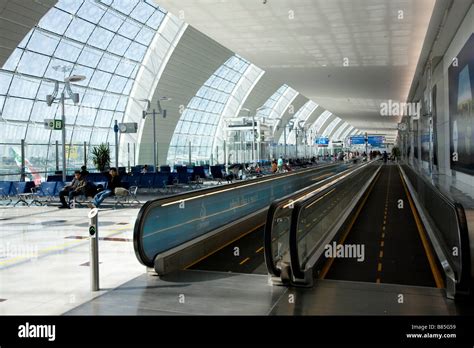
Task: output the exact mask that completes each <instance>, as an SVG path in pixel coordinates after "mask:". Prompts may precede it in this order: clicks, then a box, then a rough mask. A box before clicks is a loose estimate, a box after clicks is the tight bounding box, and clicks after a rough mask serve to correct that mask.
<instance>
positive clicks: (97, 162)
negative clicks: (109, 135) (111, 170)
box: [92, 144, 110, 172]
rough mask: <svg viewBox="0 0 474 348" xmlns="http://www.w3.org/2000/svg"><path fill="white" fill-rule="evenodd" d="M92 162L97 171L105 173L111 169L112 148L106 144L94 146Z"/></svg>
mask: <svg viewBox="0 0 474 348" xmlns="http://www.w3.org/2000/svg"><path fill="white" fill-rule="evenodd" d="M92 162H93V163H94V166H95V167H96V168H97V170H99V171H101V172H103V171H105V169H106V168H108V167H110V148H109V146H108V145H106V144H100V145H99V146H94V148H93V149H92Z"/></svg>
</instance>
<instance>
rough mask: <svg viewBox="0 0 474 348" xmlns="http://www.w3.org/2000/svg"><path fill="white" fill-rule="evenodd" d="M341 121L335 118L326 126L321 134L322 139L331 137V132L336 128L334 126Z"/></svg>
mask: <svg viewBox="0 0 474 348" xmlns="http://www.w3.org/2000/svg"><path fill="white" fill-rule="evenodd" d="M341 121H342V120H341V119H340V118H339V117H337V118H335V119H334V120H333V121H332V122H331V123H330V124H329V126H327V128H326V129H325V130H324V132H323V137H328V136H330V135H331V133H332V132H333V130H334V129H335V128H336V126H337V125H338V124H339V123H340V122H341Z"/></svg>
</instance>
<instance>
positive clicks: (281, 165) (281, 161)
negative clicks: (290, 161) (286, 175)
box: [277, 156, 283, 173]
mask: <svg viewBox="0 0 474 348" xmlns="http://www.w3.org/2000/svg"><path fill="white" fill-rule="evenodd" d="M277 167H278V173H283V158H282V157H281V156H280V157H279V158H278V163H277Z"/></svg>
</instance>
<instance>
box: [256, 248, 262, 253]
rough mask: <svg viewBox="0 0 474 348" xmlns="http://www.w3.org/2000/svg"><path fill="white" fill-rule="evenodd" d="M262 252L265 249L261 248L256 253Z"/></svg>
mask: <svg viewBox="0 0 474 348" xmlns="http://www.w3.org/2000/svg"><path fill="white" fill-rule="evenodd" d="M262 250H263V247H260V248H258V249H257V251H255V253H257V254H258V253H259V252H261V251H262Z"/></svg>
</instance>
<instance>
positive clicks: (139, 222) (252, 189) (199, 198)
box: [133, 163, 340, 267]
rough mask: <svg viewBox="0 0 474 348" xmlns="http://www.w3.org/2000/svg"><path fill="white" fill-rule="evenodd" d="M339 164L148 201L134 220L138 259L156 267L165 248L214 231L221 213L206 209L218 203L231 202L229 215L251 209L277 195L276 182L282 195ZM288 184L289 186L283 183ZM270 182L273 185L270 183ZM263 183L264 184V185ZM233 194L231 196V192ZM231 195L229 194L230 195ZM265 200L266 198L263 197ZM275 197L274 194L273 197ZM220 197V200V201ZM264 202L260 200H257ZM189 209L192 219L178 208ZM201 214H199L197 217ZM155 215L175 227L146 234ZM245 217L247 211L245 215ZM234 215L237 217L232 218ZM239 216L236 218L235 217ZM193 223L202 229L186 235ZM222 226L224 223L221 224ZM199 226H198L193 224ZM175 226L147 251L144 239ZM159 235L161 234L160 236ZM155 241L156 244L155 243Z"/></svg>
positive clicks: (135, 245)
mask: <svg viewBox="0 0 474 348" xmlns="http://www.w3.org/2000/svg"><path fill="white" fill-rule="evenodd" d="M338 166H340V164H339V163H332V164H329V165H322V166H313V167H310V168H305V169H301V170H297V171H293V172H288V173H282V174H276V175H272V176H265V177H261V178H257V179H253V180H247V181H243V182H238V183H233V184H228V185H223V186H219V187H212V188H204V189H200V190H196V191H192V192H187V193H182V194H177V195H173V196H169V197H165V198H159V199H155V200H151V201H148V202H147V203H145V204H144V205H143V207H142V208H141V209H140V211H139V213H138V216H137V219H136V222H135V227H134V234H133V244H134V250H135V255H136V256H137V259H138V260H139V261H140V262H141V263H142V264H143V265H145V266H148V267H153V262H154V259H155V257H156V255H158V254H159V253H161V252H164V251H166V250H169V249H171V248H173V247H176V246H178V245H180V244H183V243H185V242H187V241H189V240H192V239H194V238H197V237H198V236H201V235H204V234H206V233H208V232H210V231H211V230H213V229H215V228H217V227H219V226H217V225H216V226H214V225H212V226H211V225H210V224H211V222H213V223H215V224H219V223H220V222H219V221H217V222H216V220H218V218H219V216H218V215H219V214H220V213H219V214H217V213H216V214H211V215H209V214H208V212H207V209H209V208H210V209H209V210H212V209H214V210H215V209H216V208H215V205H217V206H218V207H217V208H221V207H219V205H228V206H229V207H228V209H227V210H224V212H227V213H229V214H232V212H235V211H236V210H238V209H240V208H241V207H242V206H246V205H249V207H248V208H252V203H255V202H256V201H258V200H259V199H261V198H262V197H260V196H259V194H262V195H264V196H265V195H268V196H269V197H271V196H272V195H276V194H278V192H276V191H278V190H277V189H275V188H274V186H275V185H274V183H278V184H279V186H278V187H279V190H280V191H282V192H283V194H285V195H286V194H288V192H286V191H289V192H291V190H296V189H300V188H301V187H300V186H302V185H304V184H305V181H304V180H303V179H304V178H306V177H310V176H311V175H314V174H317V173H318V172H323V171H324V170H326V169H330V168H333V167H338ZM302 178H303V179H302ZM292 179H301V180H292ZM285 183H287V185H284V184H285ZM269 184H270V185H269ZM262 185H264V186H262ZM272 185H273V186H272ZM263 187H267V191H268V192H263V193H262V191H259V190H257V188H263ZM231 194H232V195H231ZM229 195H230V197H229ZM209 197H213V198H214V201H213V202H212V203H214V205H213V206H212V207H211V206H210V205H206V204H205V202H206V200H207V201H209V200H210V198H209ZM263 198H264V199H261V200H265V198H266V197H263ZM273 198H274V197H272V199H273ZM219 199H220V201H219ZM234 200H237V201H238V202H237V204H240V203H241V201H242V200H243V201H244V202H245V201H246V200H247V201H248V202H245V203H246V204H243V205H237V206H234V205H233V204H234ZM197 202H199V203H200V205H199V206H197V204H198V203H197ZM270 202H271V200H270V201H269V202H267V205H266V207H268V205H269V203H270ZM258 203H261V202H258ZM260 205H261V204H253V206H254V207H255V210H258V209H262V208H263V206H262V207H260ZM171 206H173V207H174V208H176V209H174V210H169V209H168V207H171ZM188 206H191V207H192V208H193V209H188ZM181 208H182V209H187V212H188V213H189V214H190V215H196V216H194V217H193V219H191V218H188V219H186V216H185V215H186V214H184V213H183V212H184V210H183V211H179V209H181ZM257 208H258V209H257ZM160 209H162V210H163V209H164V210H165V211H163V215H160V212H159V210H160ZM247 210H248V211H247V212H246V214H250V213H253V212H254V210H251V209H247ZM170 212H172V214H171V215H173V216H172V219H171V218H170V216H171V215H170ZM198 214H199V216H198ZM152 216H153V217H154V218H161V219H158V220H159V221H160V222H163V221H172V222H173V223H174V226H171V227H166V228H165V229H162V230H158V231H152V232H153V233H149V234H148V235H146V236H144V230H145V229H146V228H148V229H150V228H152V229H153V228H155V225H152V227H150V225H148V222H149V220H150V217H152ZM210 216H211V217H212V216H214V217H217V218H216V219H214V221H210V220H211V219H209V217H210ZM243 216H245V214H244V215H243ZM232 218H234V217H232ZM235 219H237V217H235ZM158 220H155V222H154V223H157V222H158ZM190 222H192V223H199V225H198V226H199V227H200V228H201V227H202V231H201V232H200V231H197V229H190V231H191V232H189V231H188V232H189V235H185V234H186V233H185V232H186V228H187V229H188V230H189V226H190ZM229 222H231V221H229V220H228V219H227V220H226V221H225V223H229ZM206 224H209V229H206V228H207V226H206ZM222 224H224V221H222ZM220 226H222V225H220ZM194 227H196V226H194ZM175 228H182V230H180V232H181V233H176V234H175V235H172V236H171V235H166V236H165V237H163V236H162V237H161V238H162V239H163V238H164V240H161V241H160V243H161V242H163V243H161V244H160V243H157V241H154V242H150V245H148V247H149V248H150V249H151V251H150V250H145V245H144V244H145V243H144V238H146V237H150V236H151V235H155V234H157V233H159V232H162V231H165V230H167V232H169V231H170V230H172V229H175ZM159 238H160V237H158V239H159ZM153 243H154V245H153Z"/></svg>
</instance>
